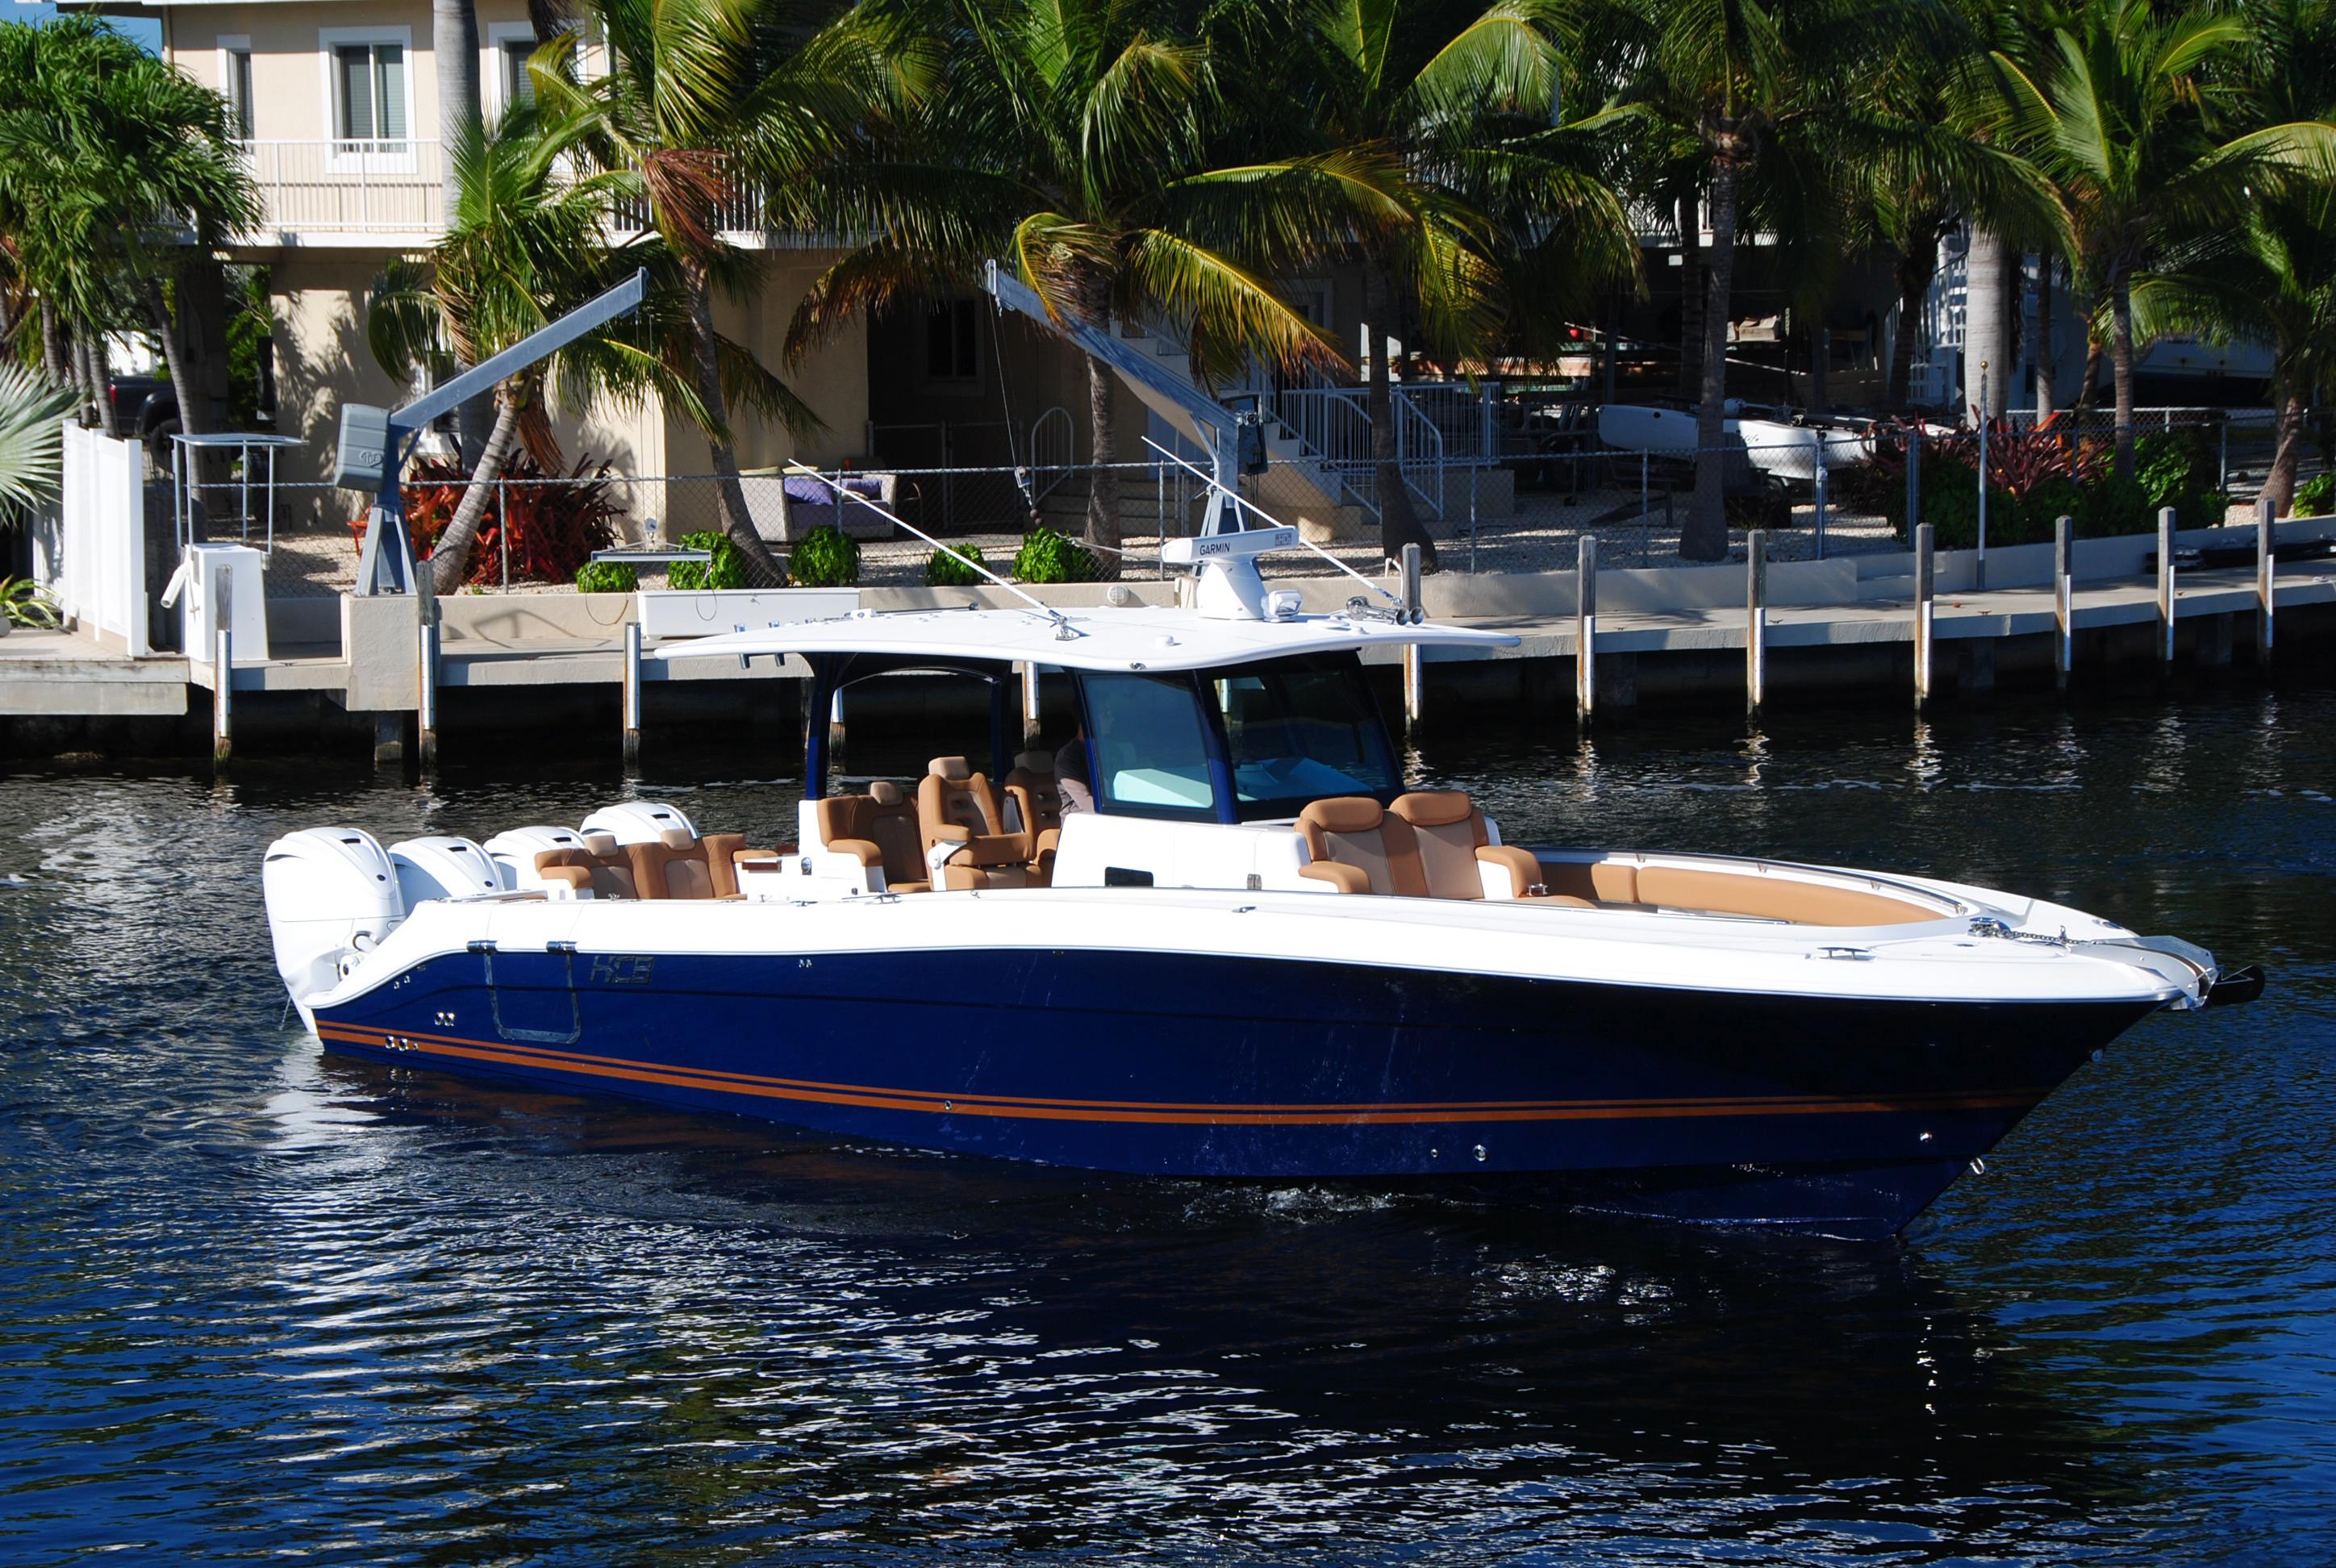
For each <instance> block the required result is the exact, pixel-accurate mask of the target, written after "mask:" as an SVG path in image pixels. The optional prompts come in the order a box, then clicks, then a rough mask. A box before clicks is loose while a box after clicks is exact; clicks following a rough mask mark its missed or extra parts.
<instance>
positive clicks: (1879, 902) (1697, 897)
mask: <svg viewBox="0 0 2336 1568" xmlns="http://www.w3.org/2000/svg"><path fill="white" fill-rule="evenodd" d="M1638 891H1639V899H1638V901H1639V902H1640V903H1642V904H1652V905H1656V906H1658V907H1660V908H1662V909H1673V910H1697V911H1707V912H1708V913H1711V914H1718V915H1740V916H1744V917H1746V918H1748V919H1753V920H1786V921H1789V922H1791V923H1792V924H1794V925H1802V926H1893V925H1906V924H1911V923H1912V922H1913V921H1916V920H1936V919H1938V918H1939V916H1938V914H1937V913H1936V912H1935V911H1931V910H1927V909H1924V908H1922V906H1921V905H1919V904H1913V903H1909V902H1907V901H1905V900H1903V899H1893V898H1891V897H1889V896H1888V895H1887V894H1884V893H1874V892H1862V891H1858V890H1857V889H1855V888H1839V887H1827V886H1825V885H1823V884H1822V883H1817V882H1805V881H1796V880H1794V879H1792V878H1789V877H1771V876H1763V875H1761V874H1760V873H1759V872H1749V871H1747V872H1726V871H1710V870H1705V869H1703V868H1700V867H1692V866H1662V865H1655V866H1640V868H1639V874H1638Z"/></svg>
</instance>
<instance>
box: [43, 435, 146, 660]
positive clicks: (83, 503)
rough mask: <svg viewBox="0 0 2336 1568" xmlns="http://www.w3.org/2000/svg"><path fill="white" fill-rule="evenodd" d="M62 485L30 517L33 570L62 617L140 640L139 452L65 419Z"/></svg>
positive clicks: (106, 634) (142, 522)
mask: <svg viewBox="0 0 2336 1568" xmlns="http://www.w3.org/2000/svg"><path fill="white" fill-rule="evenodd" d="M64 431H65V450H64V492H63V496H61V497H60V498H59V500H58V502H57V503H56V504H55V505H54V506H51V507H46V508H44V509H43V511H41V512H40V514H39V515H38V516H37V517H35V518H34V522H33V576H34V579H35V580H36V581H38V582H40V583H41V584H43V585H44V587H46V588H47V589H49V591H50V592H52V593H54V594H55V595H56V597H57V602H58V604H59V605H60V606H62V607H63V611H64V614H65V617H66V618H67V619H68V620H69V621H71V622H73V624H74V625H75V626H76V627H77V628H79V629H81V630H83V631H84V632H93V633H95V634H96V635H97V636H98V637H99V638H101V639H102V640H103V641H104V642H106V643H107V644H109V645H111V646H117V647H121V648H125V649H126V650H127V651H129V652H131V653H132V654H141V655H142V654H148V653H151V652H153V651H154V650H153V648H152V647H151V645H150V644H149V643H148V642H147V640H146V453H145V452H144V450H143V449H142V448H141V447H140V446H139V444H138V443H136V442H134V441H112V440H108V439H107V438H106V436H105V435H104V434H103V433H102V432H99V431H94V430H83V428H82V427H81V426H80V425H79V424H74V423H73V422H71V421H68V422H67V423H66V424H65V427H64Z"/></svg>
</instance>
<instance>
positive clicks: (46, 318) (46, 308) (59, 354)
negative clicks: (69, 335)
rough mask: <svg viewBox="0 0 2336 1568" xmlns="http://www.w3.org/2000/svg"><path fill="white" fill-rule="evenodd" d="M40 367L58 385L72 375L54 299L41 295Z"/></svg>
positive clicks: (62, 383) (63, 383) (61, 384)
mask: <svg viewBox="0 0 2336 1568" xmlns="http://www.w3.org/2000/svg"><path fill="white" fill-rule="evenodd" d="M41 368H42V369H44V370H45V371H47V372H48V373H49V379H50V380H51V381H54V382H55V383H56V384H57V385H59V386H63V385H65V382H66V381H67V379H68V378H69V377H70V376H71V375H73V372H72V370H71V369H70V368H69V367H68V366H67V365H66V363H65V335H64V329H63V326H60V325H59V324H58V321H57V306H56V301H54V300H53V299H51V298H50V297H48V296H47V295H45V294H44V295H43V296H41Z"/></svg>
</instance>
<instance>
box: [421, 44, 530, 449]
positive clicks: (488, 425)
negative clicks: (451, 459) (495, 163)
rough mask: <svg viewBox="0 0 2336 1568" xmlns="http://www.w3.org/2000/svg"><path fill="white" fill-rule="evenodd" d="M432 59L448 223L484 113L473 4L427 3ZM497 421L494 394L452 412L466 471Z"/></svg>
mask: <svg viewBox="0 0 2336 1568" xmlns="http://www.w3.org/2000/svg"><path fill="white" fill-rule="evenodd" d="M544 36H546V37H549V36H550V34H544ZM430 54H431V63H432V66H433V74H434V75H435V76H436V78H437V82H438V158H439V174H438V178H439V190H440V196H441V200H443V201H444V203H445V213H446V221H447V222H448V223H449V224H451V223H453V219H454V208H455V204H456V202H458V201H459V200H461V198H462V182H461V181H460V180H457V179H455V177H454V149H455V148H457V147H459V146H461V145H462V138H463V137H464V135H466V134H467V133H468V131H469V130H470V128H471V127H472V126H473V125H476V124H479V123H480V122H482V119H483V118H484V114H485V108H484V104H483V102H482V99H481V97H480V95H479V15H478V9H477V7H476V6H475V5H472V0H430ZM500 419H501V411H500V410H498V409H497V408H496V406H495V398H494V394H492V392H488V393H482V394H479V395H478V396H476V397H474V398H472V399H471V401H470V402H468V403H465V404H462V406H460V407H459V408H457V409H455V410H454V439H455V441H456V443H457V444H459V445H460V446H461V448H462V463H463V466H464V467H466V468H472V469H475V468H476V467H477V466H478V464H479V461H480V459H481V457H482V456H483V455H484V453H485V449H486V443H487V438H488V436H489V434H490V433H492V431H493V429H494V427H495V425H496V424H497V423H498V422H499V420H500Z"/></svg>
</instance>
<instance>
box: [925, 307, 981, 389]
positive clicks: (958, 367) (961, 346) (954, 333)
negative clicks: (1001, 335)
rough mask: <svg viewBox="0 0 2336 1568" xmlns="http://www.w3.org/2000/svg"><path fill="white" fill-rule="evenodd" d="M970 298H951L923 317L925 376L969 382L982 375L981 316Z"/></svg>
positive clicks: (934, 379) (935, 379) (936, 379)
mask: <svg viewBox="0 0 2336 1568" xmlns="http://www.w3.org/2000/svg"><path fill="white" fill-rule="evenodd" d="M980 326H981V317H980V316H979V315H978V307H977V306H976V305H975V303H974V302H973V301H972V300H970V299H952V300H950V301H949V303H948V304H947V305H944V306H941V307H939V309H937V310H935V311H934V312H933V313H932V314H931V315H930V316H929V317H926V318H925V375H926V378H927V379H929V380H932V381H972V380H975V379H977V378H978V376H979V375H981V357H980V349H981V333H980Z"/></svg>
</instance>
